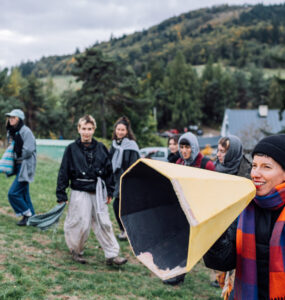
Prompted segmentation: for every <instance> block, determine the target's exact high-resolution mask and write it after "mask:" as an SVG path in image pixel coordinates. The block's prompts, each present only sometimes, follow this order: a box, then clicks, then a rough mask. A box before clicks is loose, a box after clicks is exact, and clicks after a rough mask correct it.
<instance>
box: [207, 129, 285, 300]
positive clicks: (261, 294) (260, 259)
mask: <svg viewBox="0 0 285 300" xmlns="http://www.w3.org/2000/svg"><path fill="white" fill-rule="evenodd" d="M252 157H253V163H252V170H251V178H252V181H253V183H254V185H255V187H256V196H255V198H254V199H253V200H252V201H251V203H250V204H249V205H248V207H247V208H246V209H245V210H244V211H243V212H242V213H241V215H240V216H239V218H238V220H237V221H235V222H234V223H233V224H232V225H231V226H230V228H229V229H228V230H227V231H226V232H225V233H224V234H223V235H222V236H221V237H220V238H219V240H218V241H217V242H216V243H215V244H214V245H213V246H212V248H211V249H210V250H209V251H208V252H207V253H206V255H205V256H204V261H205V264H206V266H207V267H209V268H212V269H216V270H221V271H229V270H231V269H234V268H235V269H236V278H235V283H234V299H236V300H240V299H242V300H251V299H256V300H257V299H259V300H261V299H270V300H271V299H272V300H275V299H282V300H283V299H285V226H284V225H285V207H284V205H285V135H284V134H282V135H274V136H269V137H266V138H264V139H262V140H261V141H260V142H259V143H258V144H257V145H256V146H255V148H254V150H253V152H252Z"/></svg>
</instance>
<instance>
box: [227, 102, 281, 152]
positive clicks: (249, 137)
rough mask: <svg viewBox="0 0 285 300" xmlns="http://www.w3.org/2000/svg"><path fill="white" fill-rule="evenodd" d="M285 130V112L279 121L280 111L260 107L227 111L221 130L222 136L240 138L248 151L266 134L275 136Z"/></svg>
mask: <svg viewBox="0 0 285 300" xmlns="http://www.w3.org/2000/svg"><path fill="white" fill-rule="evenodd" d="M283 129H285V112H283V113H282V119H281V120H280V119H279V110H278V109H268V108H267V107H266V106H260V107H259V108H258V109H226V110H225V114H224V120H223V124H222V129H221V135H222V136H226V135H229V134H233V135H236V136H238V137H239V138H240V139H241V141H242V143H243V145H244V148H245V149H246V150H251V149H252V148H253V147H254V145H255V144H256V143H257V142H258V141H259V140H260V139H262V138H263V137H264V136H265V133H269V134H275V133H278V132H280V131H281V130H283Z"/></svg>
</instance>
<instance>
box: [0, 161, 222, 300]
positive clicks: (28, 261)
mask: <svg viewBox="0 0 285 300" xmlns="http://www.w3.org/2000/svg"><path fill="white" fill-rule="evenodd" d="M58 168H59V164H58V163H57V162H54V161H51V160H47V159H45V160H44V159H39V161H38V166H37V172H36V177H35V182H34V183H32V184H31V185H30V190H31V197H32V200H33V203H34V206H35V210H36V212H37V213H42V212H46V211H47V210H49V209H51V208H52V207H53V206H54V205H55V204H56V202H55V201H56V198H55V188H56V178H57V172H58ZM13 179H14V178H6V177H5V176H4V175H2V177H1V180H0V300H6V299H7V300H8V299H10V300H17V299H25V300H33V299H35V300H41V299H48V300H54V299H62V300H67V299H69V300H79V299H80V300H85V299H129V300H131V299H169V300H172V299H212V300H214V299H220V297H219V295H220V292H221V291H220V290H219V289H215V288H213V287H211V286H210V285H209V270H208V269H206V268H205V266H204V264H203V262H200V263H198V264H197V265H196V266H195V268H194V269H193V270H192V271H191V272H190V273H189V274H188V275H187V276H186V278H185V283H184V284H183V285H181V286H178V287H172V286H166V285H164V284H163V283H162V282H161V280H160V279H159V278H157V277H156V276H155V275H153V274H152V273H151V272H150V271H149V270H148V269H147V268H146V267H145V266H143V265H142V264H140V263H139V262H138V260H137V259H136V258H135V257H134V255H133V254H132V251H131V248H130V246H129V244H128V243H127V242H120V245H121V251H122V254H123V255H125V256H126V257H128V259H129V262H128V263H127V264H126V265H124V266H122V267H108V266H106V265H105V263H104V262H105V259H104V255H103V251H102V249H100V248H99V244H98V242H97V241H96V239H95V237H94V234H93V233H91V234H90V237H89V240H88V241H87V243H86V249H85V256H86V259H87V260H88V264H87V265H80V264H77V263H75V262H73V261H72V260H71V257H70V254H69V251H68V249H67V246H66V244H65V240H64V233H63V221H64V217H65V216H63V217H62V219H61V220H60V223H59V224H58V226H57V227H55V228H53V229H50V230H48V231H39V230H38V229H36V228H31V227H18V226H16V225H15V224H16V222H17V218H16V217H15V216H14V213H13V210H12V209H11V207H10V205H9V203H8V199H7V193H8V189H9V186H10V185H11V183H12V180H13ZM65 213H66V212H65ZM110 213H111V217H112V220H113V221H114V215H113V210H112V206H110ZM114 229H115V231H116V233H118V227H117V224H116V223H115V222H114Z"/></svg>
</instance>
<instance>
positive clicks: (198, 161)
mask: <svg viewBox="0 0 285 300" xmlns="http://www.w3.org/2000/svg"><path fill="white" fill-rule="evenodd" d="M203 157H204V156H203V155H202V154H201V153H200V152H199V154H198V155H197V157H196V159H195V161H194V164H193V165H192V166H191V167H195V168H201V162H202V158H203ZM176 163H177V164H179V165H185V161H184V159H183V158H179V159H178V160H177V162H176ZM205 169H206V170H210V171H215V165H214V163H213V162H212V161H211V160H209V161H208V162H207V163H206V166H205Z"/></svg>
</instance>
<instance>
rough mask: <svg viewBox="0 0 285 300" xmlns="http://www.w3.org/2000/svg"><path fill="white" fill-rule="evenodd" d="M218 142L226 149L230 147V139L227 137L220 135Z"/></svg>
mask: <svg viewBox="0 0 285 300" xmlns="http://www.w3.org/2000/svg"><path fill="white" fill-rule="evenodd" d="M219 144H220V145H221V146H222V147H224V148H225V150H226V151H228V150H229V148H230V139H229V138H228V137H222V138H220V140H219Z"/></svg>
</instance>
